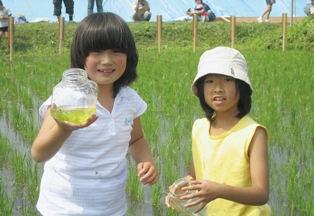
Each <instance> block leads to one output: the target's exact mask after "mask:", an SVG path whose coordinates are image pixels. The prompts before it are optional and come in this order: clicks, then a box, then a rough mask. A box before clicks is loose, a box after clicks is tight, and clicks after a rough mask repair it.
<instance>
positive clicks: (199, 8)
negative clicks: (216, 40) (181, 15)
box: [186, 0, 216, 22]
mask: <svg viewBox="0 0 314 216" xmlns="http://www.w3.org/2000/svg"><path fill="white" fill-rule="evenodd" d="M195 3H196V6H195V8H194V11H191V9H189V10H187V11H186V14H187V15H189V16H191V17H193V16H194V14H197V15H198V20H200V21H202V22H205V21H206V22H213V21H215V19H216V15H215V14H214V12H213V11H212V10H211V9H210V7H209V6H208V4H206V3H203V0H195Z"/></svg>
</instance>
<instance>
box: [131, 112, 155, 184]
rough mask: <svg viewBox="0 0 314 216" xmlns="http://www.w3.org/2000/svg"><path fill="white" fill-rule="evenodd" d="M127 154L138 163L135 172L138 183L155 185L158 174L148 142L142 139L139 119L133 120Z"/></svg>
mask: <svg viewBox="0 0 314 216" xmlns="http://www.w3.org/2000/svg"><path fill="white" fill-rule="evenodd" d="M129 153H130V154H131V156H132V157H133V158H134V160H135V161H136V162H137V163H138V165H137V170H138V176H139V177H140V181H141V182H142V183H143V184H148V185H152V184H154V183H156V182H157V180H158V173H157V170H156V166H155V162H154V159H153V156H152V153H151V151H150V148H149V145H148V142H147V140H146V139H145V137H144V133H143V130H142V125H141V120H140V117H138V118H136V119H134V123H133V130H132V132H131V140H130V147H129Z"/></svg>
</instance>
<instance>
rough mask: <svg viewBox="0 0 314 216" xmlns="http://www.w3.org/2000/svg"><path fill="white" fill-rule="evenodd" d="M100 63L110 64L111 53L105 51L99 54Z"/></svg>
mask: <svg viewBox="0 0 314 216" xmlns="http://www.w3.org/2000/svg"><path fill="white" fill-rule="evenodd" d="M100 63H101V64H111V63H112V60H111V54H110V53H109V52H107V51H105V52H103V53H102V55H101V60H100Z"/></svg>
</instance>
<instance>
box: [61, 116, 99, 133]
mask: <svg viewBox="0 0 314 216" xmlns="http://www.w3.org/2000/svg"><path fill="white" fill-rule="evenodd" d="M97 119H98V116H96V115H95V114H93V115H92V116H91V117H89V118H88V119H87V120H86V121H85V122H83V123H81V124H77V123H73V122H67V121H61V120H58V119H55V121H56V123H57V125H58V126H59V127H60V128H63V129H64V130H66V131H71V132H72V131H74V130H77V129H80V128H85V127H88V126H90V125H91V124H93V123H94V122H95V121H96V120H97Z"/></svg>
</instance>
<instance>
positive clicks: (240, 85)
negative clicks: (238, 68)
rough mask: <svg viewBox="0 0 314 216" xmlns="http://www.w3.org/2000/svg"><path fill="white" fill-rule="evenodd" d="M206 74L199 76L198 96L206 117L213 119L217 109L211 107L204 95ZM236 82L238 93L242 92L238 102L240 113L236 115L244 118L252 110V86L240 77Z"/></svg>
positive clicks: (197, 83) (197, 84)
mask: <svg viewBox="0 0 314 216" xmlns="http://www.w3.org/2000/svg"><path fill="white" fill-rule="evenodd" d="M205 78H206V75H205V76H202V77H201V78H199V79H198V80H197V81H196V88H197V97H198V98H199V101H200V104H201V107H202V109H203V111H204V112H205V116H206V118H207V119H208V120H209V121H211V120H212V117H213V115H214V112H215V110H214V109H213V108H211V107H210V106H208V104H207V103H206V101H205V97H204V82H205ZM235 84H236V92H237V94H240V99H239V102H238V109H239V111H240V112H239V113H238V114H237V115H236V117H237V118H242V117H244V116H245V115H246V114H248V113H249V112H250V110H251V106H252V99H251V95H252V91H251V88H250V86H249V85H248V84H247V83H245V82H244V81H242V80H239V79H235Z"/></svg>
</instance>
